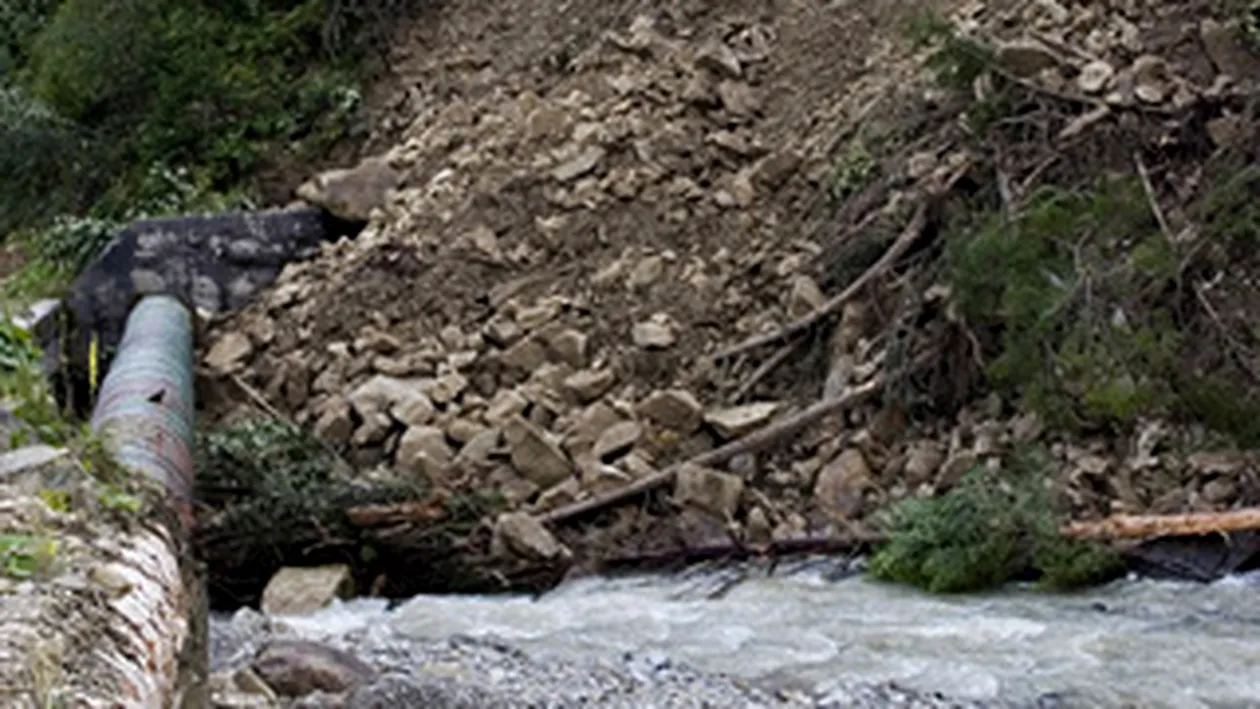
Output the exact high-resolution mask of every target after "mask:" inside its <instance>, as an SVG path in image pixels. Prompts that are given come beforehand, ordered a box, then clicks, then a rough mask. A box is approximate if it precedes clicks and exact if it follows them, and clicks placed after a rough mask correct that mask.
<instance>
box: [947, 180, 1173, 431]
mask: <svg viewBox="0 0 1260 709" xmlns="http://www.w3.org/2000/svg"><path fill="white" fill-rule="evenodd" d="M1139 189H1140V188H1139V187H1137V186H1136V185H1135V184H1133V183H1132V182H1129V181H1124V180H1104V181H1103V182H1101V183H1099V184H1098V185H1097V186H1096V187H1095V188H1094V189H1092V190H1088V191H1069V190H1062V189H1058V188H1043V189H1042V190H1040V191H1039V192H1037V193H1036V194H1034V195H1033V196H1032V197H1031V199H1030V200H1029V201H1028V204H1026V205H1025V206H1024V207H1023V208H1022V209H1021V210H1020V212H1019V214H1018V216H1016V217H1014V218H1013V219H1011V220H1009V221H1008V220H1007V219H1006V218H1005V217H1004V216H1003V215H1002V214H1000V213H990V214H985V215H982V216H981V217H980V218H978V219H975V220H974V221H971V222H969V223H966V224H963V225H961V226H959V227H957V228H955V229H954V230H953V233H952V234H951V236H950V238H949V242H948V245H947V257H948V259H947V260H948V264H949V271H948V273H949V278H950V282H951V284H952V286H953V288H954V294H955V298H956V302H957V304H958V307H959V310H960V312H961V313H962V314H963V315H964V316H965V317H966V319H967V321H968V323H969V324H971V325H972V326H974V327H976V328H978V329H980V330H981V331H982V332H985V333H986V334H990V336H991V338H992V339H994V340H996V342H997V345H996V347H995V350H996V354H995V356H994V357H993V359H992V361H991V363H990V365H989V372H988V373H989V375H990V377H991V379H992V380H993V382H994V383H995V384H996V385H998V386H999V387H1002V388H1004V389H1006V390H1007V391H1008V392H1010V393H1013V394H1016V395H1019V396H1021V397H1023V399H1024V402H1025V404H1027V405H1029V406H1032V407H1033V408H1034V409H1036V410H1037V411H1039V412H1040V413H1041V414H1042V415H1044V416H1046V417H1047V418H1048V419H1050V420H1051V421H1053V422H1054V423H1057V424H1060V425H1068V426H1081V425H1086V426H1092V425H1106V424H1111V423H1127V422H1131V421H1132V420H1134V419H1135V417H1136V416H1138V415H1139V414H1142V413H1148V412H1152V411H1156V410H1161V409H1167V408H1168V407H1170V406H1171V405H1172V404H1173V403H1174V396H1173V394H1174V393H1173V390H1172V385H1171V380H1170V375H1171V373H1172V371H1173V369H1174V366H1175V364H1176V362H1177V357H1178V354H1179V351H1180V347H1181V338H1180V336H1179V334H1178V331H1177V327H1176V326H1175V323H1174V321H1173V318H1172V314H1171V313H1170V312H1169V311H1168V310H1167V309H1166V308H1165V307H1163V305H1162V303H1161V301H1160V300H1159V297H1158V296H1160V295H1161V294H1162V293H1163V292H1164V290H1165V289H1166V288H1168V287H1169V285H1170V284H1171V283H1172V281H1173V279H1174V278H1175V275H1176V273H1175V272H1176V267H1177V257H1176V254H1174V253H1173V251H1172V247H1171V246H1169V245H1168V243H1167V240H1166V239H1165V238H1164V237H1163V235H1162V234H1161V233H1160V232H1159V230H1158V227H1157V225H1156V224H1155V223H1154V220H1153V217H1151V216H1150V213H1149V210H1148V208H1147V205H1146V203H1145V201H1144V199H1143V197H1142V195H1141V192H1140V191H1139Z"/></svg>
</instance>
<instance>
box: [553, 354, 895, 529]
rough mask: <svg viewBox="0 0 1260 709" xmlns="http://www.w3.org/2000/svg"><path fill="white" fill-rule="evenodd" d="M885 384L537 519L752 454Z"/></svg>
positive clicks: (559, 518)
mask: <svg viewBox="0 0 1260 709" xmlns="http://www.w3.org/2000/svg"><path fill="white" fill-rule="evenodd" d="M883 386H884V378H883V376H877V377H875V378H874V379H872V380H871V381H869V382H867V383H866V384H863V385H862V386H860V387H857V388H855V389H851V390H850V391H848V392H847V393H845V394H843V395H841V396H836V397H832V398H829V399H823V400H822V401H819V402H818V403H816V404H814V405H813V406H810V407H809V408H807V409H805V410H803V411H800V412H797V413H795V414H792V415H791V416H788V417H786V418H783V419H781V420H779V421H775V422H773V423H770V424H768V425H766V426H764V427H762V428H759V429H757V430H756V431H753V432H752V433H750V434H748V435H746V436H744V437H743V438H738V439H736V440H734V441H731V442H730V443H727V444H726V445H724V446H721V447H718V448H715V449H713V450H711V451H708V452H705V453H701V454H700V455H697V456H695V457H693V458H691V459H689V460H686V461H684V462H682V463H678V464H675V465H671V466H669V467H668V468H665V469H664V470H661V471H660V472H657V473H653V474H652V475H648V476H646V477H644V478H640V479H639V480H636V481H635V482H633V483H631V484H629V485H627V486H625V487H622V488H619V489H616V490H612V491H610V492H607V493H605V494H603V495H597V496H595V497H592V498H589V499H586V500H579V501H577V502H574V503H573V504H570V505H565V506H564V507H560V508H557V509H555V510H552V511H550V512H547V513H545V514H542V515H540V516H539V518H538V519H539V521H541V522H542V523H543V524H556V523H558V522H564V521H566V520H569V519H572V518H574V517H578V516H580V515H585V514H588V513H591V512H596V511H599V510H602V509H604V508H606V507H610V506H612V505H615V504H617V503H619V502H622V501H624V500H628V499H630V498H632V497H635V496H637V495H642V494H643V493H646V492H650V491H652V490H655V489H656V488H658V487H663V486H665V485H668V484H669V483H670V482H672V481H673V479H674V476H675V475H676V474H677V473H678V471H679V470H681V469H682V468H683V467H684V466H687V465H698V466H713V465H719V464H721V463H724V462H726V461H728V460H730V459H731V458H733V457H735V456H737V455H739V454H741V453H751V452H754V451H758V450H763V449H765V448H767V447H769V446H770V445H772V444H774V443H776V442H778V441H779V440H781V439H783V438H784V437H786V436H789V435H791V434H793V433H796V432H797V431H800V430H801V429H802V428H805V427H806V426H808V425H810V424H812V423H814V422H815V421H818V420H820V419H823V418H826V417H827V416H829V415H831V414H833V413H836V412H838V411H842V410H844V409H848V408H851V407H853V406H856V405H858V404H860V403H862V402H864V401H866V400H867V399H870V398H871V397H873V396H875V395H876V394H878V393H879V392H880V391H882V390H883Z"/></svg>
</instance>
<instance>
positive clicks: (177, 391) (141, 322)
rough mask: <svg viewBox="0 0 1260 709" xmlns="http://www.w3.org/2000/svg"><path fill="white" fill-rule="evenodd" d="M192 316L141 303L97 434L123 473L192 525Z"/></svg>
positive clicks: (178, 305)
mask: <svg viewBox="0 0 1260 709" xmlns="http://www.w3.org/2000/svg"><path fill="white" fill-rule="evenodd" d="M193 417H194V402H193V323H192V313H191V312H190V311H189V309H188V307H186V306H185V305H184V304H183V303H182V302H181V301H180V300H179V299H177V298H174V297H172V296H169V295H150V296H145V297H144V298H142V299H141V300H140V301H139V302H138V303H137V304H136V306H135V307H134V308H133V309H132V311H131V313H130V314H129V315H128V316H127V324H126V327H125V329H124V331H123V336H122V341H121V342H120V343H119V345H118V351H117V353H116V354H115V356H114V358H113V361H112V362H111V363H110V367H109V372H108V373H107V374H106V375H105V381H104V382H102V384H101V388H100V392H99V395H98V397H97V401H96V407H95V409H94V411H93V413H92V420H91V424H90V425H91V428H92V430H93V431H94V432H96V433H97V434H99V435H100V436H101V437H102V438H103V439H104V440H105V442H106V445H107V447H108V450H109V452H110V453H111V454H112V455H113V456H114V459H115V460H116V461H117V462H118V463H119V464H120V465H122V466H123V467H125V468H128V469H130V470H133V471H135V472H137V473H141V474H144V475H147V476H148V477H149V478H151V479H152V480H154V481H155V482H157V483H158V484H160V485H161V486H162V487H163V489H165V490H166V492H167V494H168V497H169V503H170V505H171V508H172V509H173V510H174V511H175V512H176V513H177V514H178V515H179V517H180V519H181V520H182V521H183V522H184V524H185V525H186V526H187V525H191V520H192V496H193V472H194V471H193V468H194V463H193V443H194V439H193V436H194V433H193Z"/></svg>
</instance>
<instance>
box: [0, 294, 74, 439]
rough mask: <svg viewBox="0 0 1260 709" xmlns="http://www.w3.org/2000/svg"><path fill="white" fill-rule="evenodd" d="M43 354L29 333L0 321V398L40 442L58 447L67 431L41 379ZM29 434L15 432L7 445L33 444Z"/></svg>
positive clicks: (49, 391) (43, 379)
mask: <svg viewBox="0 0 1260 709" xmlns="http://www.w3.org/2000/svg"><path fill="white" fill-rule="evenodd" d="M42 358H43V355H42V353H41V352H40V351H39V347H38V346H37V345H36V344H35V342H34V341H33V340H32V338H31V335H30V333H28V332H27V331H26V330H24V329H22V328H21V327H19V326H18V325H17V324H15V323H14V322H13V321H12V320H10V319H8V318H3V319H0V399H3V400H4V401H5V402H7V405H8V406H9V407H11V410H12V411H13V415H14V416H15V417H16V418H17V419H18V420H20V421H22V422H23V423H24V424H26V426H27V427H28V428H29V430H30V431H31V432H33V434H34V437H35V438H36V439H37V440H39V441H42V442H45V443H50V444H61V443H64V442H65V441H66V440H67V437H68V435H69V431H68V428H67V426H66V424H65V422H64V421H62V419H61V417H60V416H59V415H58V412H57V405H56V402H55V401H54V400H53V397H52V391H51V389H50V387H49V385H48V380H47V379H46V378H45V377H44V372H43V365H42ZM29 436H30V434H29V433H28V432H27V430H24V429H18V430H15V431H14V433H13V434H12V440H10V441H9V442H8V443H9V445H10V446H19V445H24V444H27V443H32V442H34V441H29V440H26V439H27V438H28V437H29Z"/></svg>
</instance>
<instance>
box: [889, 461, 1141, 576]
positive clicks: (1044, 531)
mask: <svg viewBox="0 0 1260 709" xmlns="http://www.w3.org/2000/svg"><path fill="white" fill-rule="evenodd" d="M1045 471H1046V465H1045V463H1044V460H1043V458H1042V456H1040V455H1039V454H1026V455H1024V456H1021V457H1018V458H1016V459H1015V460H1013V461H1011V462H1010V463H1009V465H1008V466H1007V467H1005V468H1003V469H1001V470H996V471H994V470H989V469H987V468H985V467H979V468H976V469H974V470H972V471H970V472H968V473H967V475H965V476H964V477H963V479H962V481H961V483H960V484H959V485H958V486H957V487H956V488H954V489H953V490H951V491H950V492H948V493H947V494H945V495H943V496H941V497H937V498H932V499H911V500H906V501H903V502H901V503H899V504H898V505H896V506H894V507H893V508H891V509H890V510H889V511H887V512H886V513H884V515H883V519H882V520H881V521H882V525H883V528H884V531H885V533H886V534H887V535H888V542H887V543H886V544H885V545H884V546H883V547H881V548H880V549H879V550H878V551H877V552H876V554H875V555H874V557H872V559H871V566H870V572H871V574H872V575H873V576H874V577H875V578H878V579H882V580H886V581H895V582H899V583H906V584H910V585H913V586H917V587H919V588H923V589H925V590H927V591H930V592H933V593H957V592H967V591H980V590H985V589H989V588H994V587H997V586H1000V585H1002V584H1004V583H1007V582H1008V581H1011V580H1014V579H1016V578H1019V577H1022V576H1025V575H1028V574H1035V575H1036V576H1038V577H1039V579H1040V583H1041V584H1042V585H1043V586H1045V587H1049V588H1073V587H1079V586H1085V585H1089V584H1093V583H1097V582H1099V581H1101V580H1104V579H1106V578H1108V577H1109V576H1111V575H1112V574H1113V573H1114V572H1115V571H1116V569H1117V568H1118V567H1117V563H1118V562H1117V560H1116V558H1115V557H1114V556H1113V555H1112V554H1111V553H1110V552H1108V551H1107V550H1106V549H1104V548H1103V547H1101V546H1098V545H1095V544H1092V543H1087V542H1075V541H1072V540H1068V539H1064V538H1062V537H1060V536H1059V533H1058V521H1059V517H1058V516H1057V515H1056V514H1055V512H1054V509H1055V506H1054V505H1053V500H1051V499H1050V494H1049V492H1048V491H1047V486H1046V482H1047V481H1046V478H1045Z"/></svg>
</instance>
